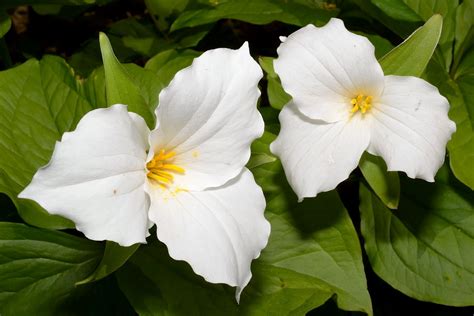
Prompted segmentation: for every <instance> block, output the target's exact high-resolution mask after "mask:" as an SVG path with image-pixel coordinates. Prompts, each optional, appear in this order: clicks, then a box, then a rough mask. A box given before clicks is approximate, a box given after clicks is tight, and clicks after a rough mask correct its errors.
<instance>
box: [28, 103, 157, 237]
mask: <svg viewBox="0 0 474 316" xmlns="http://www.w3.org/2000/svg"><path fill="white" fill-rule="evenodd" d="M148 134H149V130H148V128H147V127H146V124H145V122H144V120H143V119H142V118H141V117H139V116H138V115H136V114H134V113H128V112H127V107H126V106H125V105H121V104H117V105H114V106H112V107H110V108H106V109H97V110H93V111H91V112H89V113H87V114H86V115H85V116H84V117H83V118H82V119H81V121H80V122H79V124H78V125H77V128H76V130H75V131H73V132H70V133H64V135H63V137H62V140H61V142H58V143H56V147H55V149H54V152H53V157H52V158H51V161H50V162H49V164H48V165H46V166H45V167H43V168H41V169H39V170H38V171H37V172H36V174H35V175H34V177H33V180H32V181H31V183H30V184H29V185H28V186H27V187H26V188H25V189H24V190H23V192H21V193H20V195H19V197H21V198H28V199H32V200H35V201H36V202H38V203H39V204H40V205H41V206H42V207H44V208H45V209H46V210H47V211H48V212H49V213H51V214H57V215H61V216H64V217H66V218H69V219H71V220H72V221H73V222H74V223H75V224H76V228H77V230H79V231H81V232H83V233H84V234H85V235H86V236H87V237H88V238H89V239H92V240H112V241H115V242H117V243H119V244H120V245H122V246H129V245H132V244H134V243H139V242H140V243H144V242H145V238H146V236H147V231H148V216H147V212H148V208H149V198H148V196H147V194H146V192H145V190H144V183H145V179H146V172H145V161H146V150H147V149H148Z"/></svg>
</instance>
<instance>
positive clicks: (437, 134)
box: [368, 76, 456, 182]
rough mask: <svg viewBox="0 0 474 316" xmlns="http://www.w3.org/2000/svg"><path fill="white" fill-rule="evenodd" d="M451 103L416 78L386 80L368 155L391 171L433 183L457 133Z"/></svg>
mask: <svg viewBox="0 0 474 316" xmlns="http://www.w3.org/2000/svg"><path fill="white" fill-rule="evenodd" d="M448 110H449V103H448V100H446V98H445V97H443V96H442V95H440V94H439V92H438V89H437V88H436V87H434V86H432V85H431V84H429V83H428V82H426V81H424V80H422V79H419V78H416V77H400V76H386V77H385V90H384V92H383V95H382V96H381V97H380V101H379V102H376V103H374V105H373V108H372V110H371V116H372V120H373V122H372V124H371V140H370V146H369V149H368V151H369V152H370V153H372V154H374V155H378V156H382V157H383V159H384V160H385V162H386V163H387V166H388V170H390V171H403V172H406V174H407V175H408V176H409V177H410V178H420V179H424V180H426V181H430V182H432V181H434V176H435V174H436V172H437V171H438V169H439V168H440V167H441V165H442V164H443V162H444V158H445V152H446V143H447V142H448V141H449V139H451V135H452V134H453V133H454V132H455V131H456V125H455V124H454V122H452V121H451V120H449V118H448Z"/></svg>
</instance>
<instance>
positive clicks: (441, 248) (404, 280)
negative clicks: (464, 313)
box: [360, 177, 474, 306]
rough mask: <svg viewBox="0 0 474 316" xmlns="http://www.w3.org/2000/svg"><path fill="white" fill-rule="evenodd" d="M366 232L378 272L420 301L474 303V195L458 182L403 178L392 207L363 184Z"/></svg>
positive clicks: (363, 230) (361, 199)
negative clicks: (397, 196)
mask: <svg viewBox="0 0 474 316" xmlns="http://www.w3.org/2000/svg"><path fill="white" fill-rule="evenodd" d="M360 201H361V203H360V210H361V231H362V234H363V236H364V240H365V249H366V252H367V255H368V257H369V260H370V263H371V265H372V268H373V269H374V271H375V272H376V273H377V274H378V275H379V276H380V277H381V278H382V279H384V280H385V281H386V282H388V283H389V284H390V285H391V286H393V287H394V288H395V289H397V290H399V291H401V292H403V293H405V294H406V295H408V296H411V297H413V298H416V299H418V300H424V301H430V302H434V303H438V304H444V305H453V306H467V305H472V303H473V302H474V254H473V252H472V249H474V196H473V195H472V192H471V191H469V190H468V189H467V188H465V187H463V186H462V185H459V184H458V183H455V182H454V180H453V181H451V180H449V179H448V180H447V181H446V180H443V179H440V177H438V178H437V181H436V183H427V182H424V181H420V180H408V179H403V181H402V192H401V199H400V205H399V208H398V210H396V211H390V210H389V209H388V208H387V207H385V205H384V204H383V203H382V202H381V201H380V200H379V199H378V198H377V197H376V196H375V195H373V194H372V193H371V192H370V191H369V190H368V188H367V187H365V185H364V184H361V186H360Z"/></svg>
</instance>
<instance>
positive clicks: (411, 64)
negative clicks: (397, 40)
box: [380, 15, 443, 77]
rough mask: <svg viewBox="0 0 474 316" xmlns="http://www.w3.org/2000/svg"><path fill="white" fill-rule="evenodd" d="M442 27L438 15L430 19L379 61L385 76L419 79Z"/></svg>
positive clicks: (441, 19)
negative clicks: (414, 77)
mask: <svg viewBox="0 0 474 316" xmlns="http://www.w3.org/2000/svg"><path fill="white" fill-rule="evenodd" d="M442 25H443V18H442V17H441V16H440V15H434V16H433V17H431V18H430V19H429V20H428V21H427V22H426V23H425V25H423V26H422V27H420V28H419V29H418V30H416V31H415V32H414V33H413V34H412V35H410V37H408V38H407V39H406V40H405V41H404V42H403V43H401V44H400V45H398V46H397V47H395V48H394V49H393V50H391V51H390V52H389V53H388V54H387V55H385V56H384V57H382V59H380V64H381V66H382V68H383V71H384V74H385V75H398V76H416V77H419V76H421V74H422V73H423V71H424V70H425V68H426V65H428V62H429V61H430V59H431V56H432V55H433V52H434V50H435V48H436V45H437V44H438V40H439V38H440V35H441V29H442Z"/></svg>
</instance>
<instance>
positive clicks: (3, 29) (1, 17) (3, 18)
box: [0, 8, 12, 39]
mask: <svg viewBox="0 0 474 316" xmlns="http://www.w3.org/2000/svg"><path fill="white" fill-rule="evenodd" d="M11 25H12V20H11V18H10V16H9V15H8V14H7V13H6V12H5V11H2V9H1V8H0V39H1V38H2V37H3V36H5V34H7V32H8V31H9V30H10V27H11Z"/></svg>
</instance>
